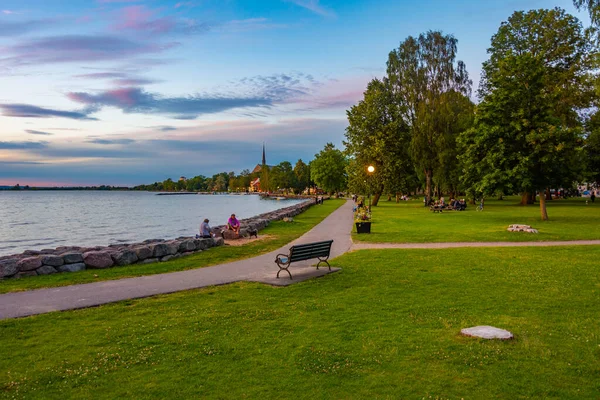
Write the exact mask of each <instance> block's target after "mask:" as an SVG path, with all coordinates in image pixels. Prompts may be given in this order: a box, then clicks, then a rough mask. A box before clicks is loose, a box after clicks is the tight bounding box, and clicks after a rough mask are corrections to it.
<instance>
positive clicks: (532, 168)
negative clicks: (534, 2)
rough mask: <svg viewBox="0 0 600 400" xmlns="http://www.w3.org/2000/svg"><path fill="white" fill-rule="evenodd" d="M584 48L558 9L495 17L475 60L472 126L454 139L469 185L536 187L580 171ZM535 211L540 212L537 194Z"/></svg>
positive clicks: (586, 96)
mask: <svg viewBox="0 0 600 400" xmlns="http://www.w3.org/2000/svg"><path fill="white" fill-rule="evenodd" d="M591 50H592V49H591V48H590V45H589V42H588V41H586V38H585V34H584V32H583V29H582V27H581V24H580V23H579V21H578V20H577V19H576V18H574V17H573V16H570V15H568V14H566V13H565V12H564V11H563V10H561V9H554V10H534V11H530V12H527V13H525V12H515V13H514V14H513V15H512V16H511V17H510V18H509V20H508V21H507V22H503V23H502V25H501V27H500V29H499V30H498V33H497V34H496V35H494V37H493V38H492V47H491V48H490V49H489V50H488V52H489V53H490V59H489V60H488V61H486V62H485V63H484V66H483V76H482V84H481V87H480V96H481V97H482V102H481V103H480V105H479V106H478V110H477V116H476V120H475V127H474V128H473V129H471V130H469V131H467V132H465V133H464V134H463V135H462V137H461V138H460V139H459V141H460V144H461V153H462V155H461V156H460V158H461V161H462V162H463V165H464V166H463V168H464V170H463V171H464V175H463V177H462V180H463V183H464V185H465V186H466V187H468V188H469V191H470V192H472V193H482V194H485V195H493V194H495V193H496V192H498V191H502V192H505V193H513V192H527V193H535V191H536V190H539V191H541V192H543V191H544V190H545V189H546V188H548V187H570V186H571V184H572V182H573V181H574V180H576V179H577V178H578V177H579V176H581V166H582V164H583V163H582V158H581V151H580V150H581V145H582V140H581V139H582V130H581V121H580V117H579V111H580V110H581V109H582V108H585V107H587V106H589V104H590V98H591V97H590V86H589V82H590V79H589V72H590V68H591V63H590V62H589V58H590V53H591ZM540 211H541V215H542V219H547V218H548V217H547V213H546V209H545V201H544V197H543V196H541V197H540Z"/></svg>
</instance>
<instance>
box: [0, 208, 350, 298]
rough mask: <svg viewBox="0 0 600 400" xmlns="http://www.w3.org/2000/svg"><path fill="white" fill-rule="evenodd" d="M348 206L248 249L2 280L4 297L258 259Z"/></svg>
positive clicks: (280, 229) (317, 213)
mask: <svg viewBox="0 0 600 400" xmlns="http://www.w3.org/2000/svg"><path fill="white" fill-rule="evenodd" d="M344 202H345V200H329V201H326V202H324V203H323V205H320V206H318V207H311V208H309V209H308V210H306V211H305V212H303V213H302V214H300V215H298V216H296V217H294V222H293V223H287V222H283V221H275V222H273V223H271V224H269V226H268V227H267V228H266V229H264V230H262V231H261V232H260V234H261V235H269V236H271V238H269V239H266V240H260V241H256V242H251V243H248V244H247V245H244V246H223V247H215V248H211V249H209V250H208V251H204V252H202V253H199V254H194V255H191V256H187V257H182V258H178V259H176V260H172V261H168V262H164V263H155V264H136V265H130V266H126V267H114V268H109V269H103V270H98V269H91V270H85V271H80V272H73V273H64V274H54V275H45V276H34V277H28V278H23V279H6V280H0V293H8V292H15V291H23V290H32V289H39V288H47V287H56V286H65V285H73V284H78V283H91V282H98V281H105V280H112V279H121V278H129V277H134V276H143V275H153V274H162V273H165V272H174V271H183V270H187V269H193V268H200V267H207V266H210V265H217V264H222V263H226V262H231V261H235V260H240V259H244V258H250V257H254V256H257V255H260V254H263V253H268V252H269V251H272V250H275V249H278V248H279V247H281V246H285V245H286V244H287V243H289V242H291V241H292V240H294V239H297V238H298V237H300V236H302V235H303V234H304V233H306V232H308V231H309V230H310V229H312V228H313V227H314V226H315V225H317V224H318V223H319V222H321V221H322V220H323V219H325V217H327V216H328V215H329V214H331V213H332V212H333V211H335V210H336V209H337V208H338V207H340V206H341V205H342V204H344Z"/></svg>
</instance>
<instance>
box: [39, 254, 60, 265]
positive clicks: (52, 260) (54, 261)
mask: <svg viewBox="0 0 600 400" xmlns="http://www.w3.org/2000/svg"><path fill="white" fill-rule="evenodd" d="M64 263H65V261H64V259H63V258H62V257H61V256H45V257H43V258H42V264H44V265H50V266H51V267H60V266H61V265H63V264H64Z"/></svg>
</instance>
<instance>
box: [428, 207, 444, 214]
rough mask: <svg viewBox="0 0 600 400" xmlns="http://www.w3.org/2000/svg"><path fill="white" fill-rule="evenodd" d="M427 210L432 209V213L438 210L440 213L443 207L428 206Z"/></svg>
mask: <svg viewBox="0 0 600 400" xmlns="http://www.w3.org/2000/svg"><path fill="white" fill-rule="evenodd" d="M429 211H433V212H434V213H436V212H440V213H441V212H442V211H444V207H442V206H430V207H429Z"/></svg>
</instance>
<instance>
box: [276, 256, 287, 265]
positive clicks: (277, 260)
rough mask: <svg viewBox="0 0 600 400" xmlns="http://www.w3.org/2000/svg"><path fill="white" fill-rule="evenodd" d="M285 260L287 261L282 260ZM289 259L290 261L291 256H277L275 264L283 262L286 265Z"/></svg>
mask: <svg viewBox="0 0 600 400" xmlns="http://www.w3.org/2000/svg"><path fill="white" fill-rule="evenodd" d="M283 258H285V261H283V260H282V259H283ZM289 259H290V255H289V254H277V256H275V262H282V263H284V264H286V263H287V262H288V260H289Z"/></svg>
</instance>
